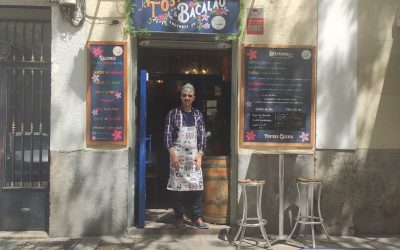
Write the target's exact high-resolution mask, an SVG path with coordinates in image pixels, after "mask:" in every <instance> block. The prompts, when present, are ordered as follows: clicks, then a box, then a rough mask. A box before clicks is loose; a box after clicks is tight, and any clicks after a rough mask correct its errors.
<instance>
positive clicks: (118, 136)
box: [112, 130, 122, 141]
mask: <svg viewBox="0 0 400 250" xmlns="http://www.w3.org/2000/svg"><path fill="white" fill-rule="evenodd" d="M121 134H122V130H114V133H113V134H112V136H113V137H114V141H118V140H122V135H121Z"/></svg>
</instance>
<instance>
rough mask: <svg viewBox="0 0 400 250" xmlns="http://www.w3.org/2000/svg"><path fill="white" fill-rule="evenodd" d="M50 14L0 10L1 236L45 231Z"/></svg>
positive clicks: (34, 10)
mask: <svg viewBox="0 0 400 250" xmlns="http://www.w3.org/2000/svg"><path fill="white" fill-rule="evenodd" d="M50 14H51V11H50V9H49V8H17V7H8V8H7V7H1V8H0V16H1V19H0V43H1V49H0V52H1V55H0V89H1V91H0V95H1V96H0V230H48V217H49V213H48V207H49V205H48V196H49V142H50V139H49V135H50V80H51V79H50V58H51V56H50V48H51V42H50V41H51V25H50V18H51V15H50ZM16 17H19V18H20V19H15V18H16Z"/></svg>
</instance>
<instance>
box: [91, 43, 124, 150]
mask: <svg viewBox="0 0 400 250" xmlns="http://www.w3.org/2000/svg"><path fill="white" fill-rule="evenodd" d="M126 58H127V51H126V43H125V42H88V44H87V72H88V74H87V81H88V89H87V115H86V117H87V121H86V124H87V128H86V143H87V144H88V145H107V144H111V145H126V138H127V135H126V102H127V100H126Z"/></svg>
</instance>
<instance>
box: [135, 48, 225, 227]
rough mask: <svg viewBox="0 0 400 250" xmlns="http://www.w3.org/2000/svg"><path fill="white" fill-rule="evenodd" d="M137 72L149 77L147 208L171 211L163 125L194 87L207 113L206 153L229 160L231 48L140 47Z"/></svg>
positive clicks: (197, 105) (197, 99)
mask: <svg viewBox="0 0 400 250" xmlns="http://www.w3.org/2000/svg"><path fill="white" fill-rule="evenodd" d="M188 43H190V42H188ZM138 69H139V70H142V69H145V70H147V72H148V73H149V79H148V82H147V135H148V136H149V135H151V141H152V142H151V145H152V147H151V153H150V154H151V162H152V163H151V165H150V166H148V168H147V171H146V183H147V184H146V190H147V191H146V209H168V208H171V207H172V201H171V198H170V197H171V195H170V193H169V192H170V191H168V190H166V186H167V182H168V178H169V165H168V164H169V159H168V152H167V150H166V149H165V147H164V144H163V135H164V124H165V118H166V115H167V113H168V111H169V110H170V109H172V108H174V107H176V106H179V105H180V100H179V91H180V88H181V86H182V85H184V84H185V83H187V82H190V83H192V84H193V85H194V86H195V89H196V101H195V103H194V104H193V106H194V107H195V108H197V109H199V110H200V111H202V113H203V115H204V119H205V123H206V131H207V149H206V151H205V155H206V156H208V157H210V156H224V157H226V158H229V154H230V119H231V117H230V116H231V50H230V49H178V48H176V49H175V48H174V49H164V48H163V49H161V48H147V47H139V50H138ZM228 172H229V171H228ZM203 175H204V171H203ZM226 180H227V179H226ZM203 196H204V195H203ZM226 196H228V195H227V194H226ZM228 204H229V203H227V204H226V206H227V205H228ZM149 219H150V220H151V218H147V220H149Z"/></svg>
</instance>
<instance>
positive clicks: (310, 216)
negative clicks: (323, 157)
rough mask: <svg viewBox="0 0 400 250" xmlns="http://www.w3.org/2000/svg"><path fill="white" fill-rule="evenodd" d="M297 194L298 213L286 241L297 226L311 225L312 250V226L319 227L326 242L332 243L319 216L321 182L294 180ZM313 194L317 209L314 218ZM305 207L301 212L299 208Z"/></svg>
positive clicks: (313, 236)
mask: <svg viewBox="0 0 400 250" xmlns="http://www.w3.org/2000/svg"><path fill="white" fill-rule="evenodd" d="M296 185H297V192H298V197H299V213H298V216H297V217H296V224H295V225H294V227H293V230H292V232H291V233H290V235H289V237H288V238H287V240H289V239H290V238H291V237H292V235H293V233H294V231H295V230H296V227H297V225H298V224H304V225H311V238H312V242H313V248H315V235H314V225H321V226H322V229H323V230H324V233H325V234H326V236H327V238H328V240H329V241H330V242H332V240H331V238H330V237H329V234H328V232H327V231H326V229H325V226H324V224H323V222H324V220H323V219H322V216H321V207H320V205H321V191H322V181H321V180H319V179H306V178H297V180H296ZM314 192H316V193H317V195H318V196H317V208H318V216H314ZM303 205H305V209H304V210H305V212H304V211H302V209H301V207H302V206H303Z"/></svg>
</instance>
